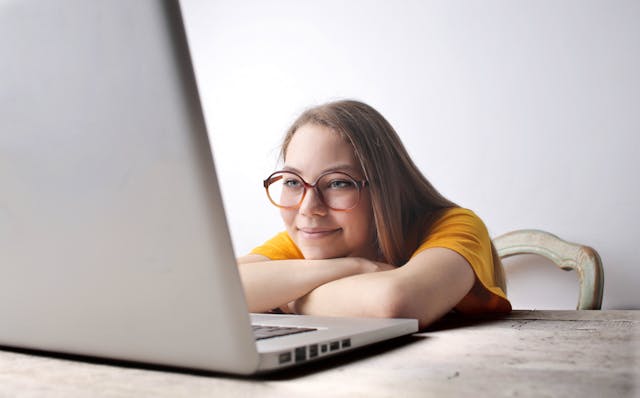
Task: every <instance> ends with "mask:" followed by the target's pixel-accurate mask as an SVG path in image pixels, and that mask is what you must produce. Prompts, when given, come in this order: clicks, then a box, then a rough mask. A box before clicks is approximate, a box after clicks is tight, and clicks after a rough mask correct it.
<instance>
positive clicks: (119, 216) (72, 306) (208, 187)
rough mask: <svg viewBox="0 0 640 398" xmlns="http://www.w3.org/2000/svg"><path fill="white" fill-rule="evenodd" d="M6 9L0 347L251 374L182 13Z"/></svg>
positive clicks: (100, 2) (247, 333)
mask: <svg viewBox="0 0 640 398" xmlns="http://www.w3.org/2000/svg"><path fill="white" fill-rule="evenodd" d="M0 7H1V8H0V49H2V54H3V56H2V57H1V60H0V80H1V82H2V84H1V87H2V89H1V90H0V192H1V193H0V275H1V276H0V345H7V346H14V347H27V348H38V349H45V350H51V351H60V352H67V353H77V354H83V355H92V356H105V357H111V358H118V359H124V360H129V359H130V360H135V361H144V362H151V363H158V364H170V365H173V366H185V367H191V368H204V369H219V370H225V371H229V372H237V373H250V372H252V371H254V370H255V369H256V367H257V364H258V354H257V352H256V348H255V343H254V339H253V335H252V332H251V329H250V327H249V315H248V314H247V310H246V305H245V302H244V297H243V293H242V289H241V287H240V286H241V285H240V280H239V277H238V273H237V270H236V263H235V256H234V253H233V250H232V246H231V242H230V237H229V233H228V230H227V225H226V220H225V214H224V209H223V206H222V201H221V198H220V192H219V187H218V183H217V178H216V173H215V170H214V163H213V160H212V155H211V150H210V146H209V141H208V137H207V133H206V129H205V123H204V120H203V115H202V111H201V107H200V103H199V100H198V94H197V89H196V84H195V79H194V75H193V71H192V67H191V64H190V57H189V54H188V48H187V42H186V39H185V33H184V29H183V25H182V21H181V16H180V10H179V7H178V4H177V2H175V1H158V0H136V1H128V0H97V1H91V2H86V1H84V0H62V1H56V2H39V1H8V2H3V4H2V5H1V6H0ZM221 342H222V343H221Z"/></svg>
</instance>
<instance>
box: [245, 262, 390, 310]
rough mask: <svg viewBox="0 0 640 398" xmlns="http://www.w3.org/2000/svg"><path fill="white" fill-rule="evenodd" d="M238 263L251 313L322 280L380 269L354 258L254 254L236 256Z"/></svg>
mask: <svg viewBox="0 0 640 398" xmlns="http://www.w3.org/2000/svg"><path fill="white" fill-rule="evenodd" d="M238 266H239V268H240V278H241V279H242V284H243V287H244V292H245V297H246V300H247V304H248V306H249V311H251V312H266V311H269V310H272V309H274V308H278V307H281V306H283V305H286V304H288V303H289V302H291V301H294V300H296V299H298V298H300V297H302V296H304V295H306V294H307V293H309V292H310V291H312V290H313V289H315V288H317V287H318V286H321V285H323V284H325V283H328V282H331V281H334V280H337V279H341V278H344V277H347V276H351V275H356V274H362V273H371V272H376V271H378V270H380V269H383V268H384V265H381V264H376V263H373V262H371V261H368V260H365V259H362V258H356V257H345V258H336V259H326V260H277V261H271V260H269V259H268V258H267V257H264V256H261V255H257V254H250V255H247V256H244V257H240V258H238Z"/></svg>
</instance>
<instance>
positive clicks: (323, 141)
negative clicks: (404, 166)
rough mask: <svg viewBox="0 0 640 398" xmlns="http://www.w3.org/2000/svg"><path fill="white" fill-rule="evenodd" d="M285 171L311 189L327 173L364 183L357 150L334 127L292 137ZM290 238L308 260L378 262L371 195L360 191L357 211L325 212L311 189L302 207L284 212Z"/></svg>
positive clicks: (306, 128) (305, 129)
mask: <svg viewBox="0 0 640 398" xmlns="http://www.w3.org/2000/svg"><path fill="white" fill-rule="evenodd" d="M285 159H286V160H285V166H284V169H285V170H289V171H293V172H296V173H297V174H299V175H300V176H301V177H302V178H304V180H305V181H307V182H308V183H311V184H313V183H314V182H315V181H316V180H317V179H318V177H319V176H320V175H322V174H323V173H326V172H327V171H340V172H343V173H347V174H349V175H350V176H352V177H353V178H354V179H355V180H356V181H362V180H363V179H364V175H363V172H362V170H361V168H360V165H359V162H358V161H357V159H356V156H355V153H354V151H353V147H352V146H351V145H350V144H348V143H347V142H345V141H344V140H343V139H342V138H341V137H340V135H339V134H337V133H336V132H335V131H333V130H331V129H330V128H327V127H324V126H319V125H316V124H311V123H308V124H305V125H303V126H301V127H300V128H298V130H297V131H296V132H295V133H294V135H293V137H292V139H291V141H290V142H289V146H288V148H287V151H286V153H285ZM280 213H281V215H282V219H283V220H284V223H285V225H286V227H287V231H288V232H289V235H290V236H291V238H292V239H293V241H294V242H295V243H296V245H298V247H299V248H300V250H301V251H302V254H303V255H304V256H305V258H307V259H324V258H337V257H366V258H371V259H373V258H375V253H376V252H377V251H376V250H375V248H374V247H373V243H372V236H373V233H372V231H373V213H372V211H371V198H370V195H369V190H368V189H367V188H366V187H365V188H363V189H361V190H360V200H359V202H358V204H357V205H356V207H354V208H352V209H350V210H348V211H336V210H332V209H330V208H329V207H327V206H326V205H325V204H324V203H323V202H322V200H321V199H320V198H319V197H318V193H317V191H316V190H314V189H308V190H307V193H306V195H305V197H304V199H303V201H302V203H301V204H300V206H299V207H298V208H295V209H281V210H280Z"/></svg>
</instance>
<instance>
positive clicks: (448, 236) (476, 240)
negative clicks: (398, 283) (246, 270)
mask: <svg viewBox="0 0 640 398" xmlns="http://www.w3.org/2000/svg"><path fill="white" fill-rule="evenodd" d="M433 247H442V248H447V249H450V250H453V251H455V252H456V253H458V254H460V255H461V256H462V257H464V258H465V259H466V260H467V262H468V263H469V265H471V268H472V269H473V272H474V273H475V275H476V283H475V285H474V287H473V288H472V289H471V291H470V292H469V293H468V294H467V295H466V296H465V297H464V298H463V299H462V300H461V301H460V302H459V303H458V304H457V305H456V307H455V309H456V310H457V311H459V312H461V313H466V314H480V313H487V312H509V311H511V304H510V303H509V300H508V299H507V296H506V294H505V293H504V291H503V290H502V288H500V287H499V286H498V284H497V282H496V278H495V275H494V264H493V256H492V254H491V238H490V237H489V233H488V231H487V228H486V226H485V225H484V223H483V222H482V220H481V219H480V218H479V217H478V216H477V215H476V214H475V213H474V212H472V211H471V210H468V209H463V208H459V207H454V208H451V209H448V210H446V211H445V212H444V213H443V215H442V216H441V217H440V218H439V219H438V220H436V222H435V223H434V224H433V226H432V227H431V229H430V231H429V232H428V233H427V235H426V236H424V238H423V239H422V241H421V243H420V245H419V246H418V248H417V249H416V250H415V251H414V252H413V254H412V255H411V257H413V256H415V255H416V254H418V253H420V252H421V251H423V250H426V249H430V248H433ZM251 253H252V254H260V255H262V256H265V257H267V258H269V259H271V260H288V259H303V258H304V256H303V255H302V252H301V251H300V249H298V247H297V246H296V244H295V243H294V242H293V240H292V239H291V237H290V236H289V234H288V233H287V232H281V233H279V234H277V235H276V236H274V237H273V238H271V239H270V240H268V241H267V242H265V243H264V244H263V245H261V246H258V247H256V248H255V249H253V250H252V251H251Z"/></svg>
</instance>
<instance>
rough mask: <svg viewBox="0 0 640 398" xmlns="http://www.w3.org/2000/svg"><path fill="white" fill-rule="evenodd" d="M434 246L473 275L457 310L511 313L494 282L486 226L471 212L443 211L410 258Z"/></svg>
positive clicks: (469, 312) (461, 209) (458, 209)
mask: <svg viewBox="0 0 640 398" xmlns="http://www.w3.org/2000/svg"><path fill="white" fill-rule="evenodd" d="M434 247H441V248H447V249H450V250H453V251H455V252H456V253H458V254H460V255H461V256H462V257H464V258H465V259H466V260H467V262H468V263H469V265H470V266H471V268H472V269H473V272H474V274H475V277H476V278H475V279H476V283H475V284H474V287H473V288H472V289H471V291H470V292H469V293H467V295H466V296H465V297H464V298H463V299H462V300H461V301H460V302H459V303H458V304H457V305H456V307H455V309H456V310H457V311H459V312H461V313H467V314H480V313H486V312H509V311H511V303H509V300H508V299H507V296H506V294H505V292H504V291H503V289H502V288H501V287H500V286H498V283H497V282H496V277H495V272H494V262H493V255H492V252H491V238H490V237H489V233H488V231H487V228H486V226H485V225H484V223H483V222H482V220H481V219H480V218H479V217H478V216H477V215H476V214H475V213H474V212H472V211H471V210H468V209H463V208H452V209H449V210H446V211H445V213H444V214H443V215H442V216H441V218H440V219H438V220H437V221H436V222H435V223H434V224H433V226H432V227H431V229H430V231H429V232H428V235H427V236H426V237H425V238H424V239H423V241H422V243H421V244H420V246H419V247H418V249H417V250H416V251H415V252H414V253H413V255H412V256H415V255H416V254H418V253H420V252H422V251H424V250H426V249H429V248H434ZM496 266H498V267H501V266H502V265H501V264H496Z"/></svg>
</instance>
